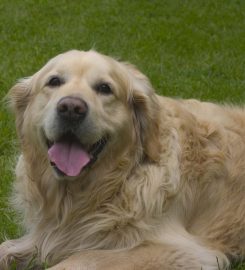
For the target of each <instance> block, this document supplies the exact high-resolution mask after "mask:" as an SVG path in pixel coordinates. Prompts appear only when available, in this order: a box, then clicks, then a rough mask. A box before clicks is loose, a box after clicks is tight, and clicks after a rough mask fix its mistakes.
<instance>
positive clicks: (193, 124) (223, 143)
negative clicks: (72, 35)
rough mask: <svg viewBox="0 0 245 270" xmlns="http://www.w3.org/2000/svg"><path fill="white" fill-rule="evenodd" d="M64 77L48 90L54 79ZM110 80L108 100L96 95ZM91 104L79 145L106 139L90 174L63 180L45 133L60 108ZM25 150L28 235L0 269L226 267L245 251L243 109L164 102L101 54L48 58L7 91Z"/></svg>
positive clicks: (0, 260)
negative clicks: (72, 99) (76, 100)
mask: <svg viewBox="0 0 245 270" xmlns="http://www.w3.org/2000/svg"><path fill="white" fill-rule="evenodd" d="M53 74H56V75H57V74H58V75H60V76H63V77H64V78H65V80H66V82H65V83H64V84H63V85H61V86H58V87H55V89H54V88H50V87H48V86H47V84H46V81H47V80H48V78H49V77H50V76H51V75H53ZM98 80H100V81H101V80H102V81H106V82H109V83H110V85H112V89H113V94H109V95H103V94H100V93H97V92H96V91H95V90H94V89H93V83H95V82H96V81H98ZM74 95H75V96H78V97H81V98H82V99H83V100H85V101H86V102H87V103H88V106H89V115H88V120H86V121H88V125H87V126H86V127H85V128H84V130H83V137H82V140H83V143H89V144H91V143H94V142H95V141H96V140H98V139H99V138H100V137H101V136H103V134H105V133H107V134H109V137H110V139H109V142H108V144H107V145H106V146H105V149H104V150H103V151H102V153H101V154H100V155H99V157H98V160H97V161H96V162H95V164H93V165H92V167H91V168H89V169H86V170H84V171H82V173H81V174H80V175H79V176H78V177H75V178H69V177H68V178H64V179H63V178H60V177H59V176H57V175H56V174H55V173H54V171H53V169H52V167H51V166H50V163H49V159H48V157H47V147H46V145H45V143H44V139H43V134H44V133H45V134H46V136H48V137H49V138H53V137H55V134H54V129H55V121H56V120H55V117H54V115H55V113H54V112H55V107H56V104H57V102H58V101H59V100H60V99H61V98H62V97H66V96H74ZM9 96H10V102H11V106H12V108H13V110H14V112H15V115H16V126H17V131H18V136H19V139H20V142H21V151H22V153H21V155H20V157H19V160H18V164H17V167H16V177H17V179H16V182H15V184H14V193H13V202H14V204H15V206H16V208H17V210H19V211H20V212H22V214H23V225H24V227H25V229H26V233H25V235H24V236H23V237H22V238H20V239H17V240H8V241H6V242H4V243H3V244H2V245H1V246H0V269H9V265H10V263H11V261H12V260H13V259H15V260H16V262H17V265H18V267H19V268H18V269H24V267H25V265H26V264H27V262H28V261H29V260H30V259H32V258H33V256H34V257H35V261H36V266H35V267H34V269H38V265H40V264H41V263H42V262H46V263H47V264H48V265H49V266H50V267H51V266H53V267H51V268H50V269H52V270H62V269H84V270H85V269H87V270H95V269H97V270H102V269H107V270H108V269H118V270H122V269H127V270H130V269H135V270H136V269H144V270H146V269H149V270H154V269H164V270H167V269H172V270H173V269H175V270H179V269H186V270H187V269H188V270H190V269H198V270H200V269H203V270H215V269H216V270H218V269H227V268H228V267H229V264H230V262H231V260H241V259H242V258H243V257H244V255H245V158H244V157H245V111H244V109H243V108H238V107H231V106H220V105H216V104H212V103H207V102H199V101H197V100H174V99H170V98H166V97H161V96H159V95H157V94H156V93H155V92H154V90H153V88H152V86H151V84H150V82H149V81H148V79H147V78H146V77H145V76H144V75H143V74H142V73H140V72H139V71H138V70H137V69H136V68H135V67H133V66H132V65H130V64H127V63H122V62H118V61H116V60H114V59H112V58H110V57H107V56H104V55H101V54H99V53H97V52H94V51H89V52H80V51H70V52H67V53H64V54H61V55H59V56H57V57H55V58H54V59H52V60H50V61H49V62H48V63H47V64H46V65H45V66H44V67H43V68H42V69H41V70H40V71H38V72H37V73H36V74H35V75H33V76H32V77H30V78H26V79H23V80H21V81H20V82H19V83H17V85H15V86H14V87H13V88H12V89H11V90H10V93H9Z"/></svg>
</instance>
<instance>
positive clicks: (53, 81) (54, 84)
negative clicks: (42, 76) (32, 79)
mask: <svg viewBox="0 0 245 270" xmlns="http://www.w3.org/2000/svg"><path fill="white" fill-rule="evenodd" d="M63 83H64V81H63V80H62V79H61V78H60V77H58V76H54V77H52V78H50V79H49V81H48V82H47V85H48V86H51V87H57V86H60V85H62V84H63Z"/></svg>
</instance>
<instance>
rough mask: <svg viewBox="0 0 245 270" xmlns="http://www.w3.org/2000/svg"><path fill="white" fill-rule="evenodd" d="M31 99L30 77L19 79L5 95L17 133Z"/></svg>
mask: <svg viewBox="0 0 245 270" xmlns="http://www.w3.org/2000/svg"><path fill="white" fill-rule="evenodd" d="M30 98H31V77H29V78H24V79H21V80H20V81H19V82H18V83H17V84H16V85H14V86H13V87H12V88H11V89H10V90H9V93H8V95H7V99H8V103H9V106H10V108H11V109H12V111H13V112H14V113H15V118H16V127H17V130H18V132H19V131H20V129H21V126H22V123H23V115H24V112H25V110H26V107H27V105H28V103H29V101H30Z"/></svg>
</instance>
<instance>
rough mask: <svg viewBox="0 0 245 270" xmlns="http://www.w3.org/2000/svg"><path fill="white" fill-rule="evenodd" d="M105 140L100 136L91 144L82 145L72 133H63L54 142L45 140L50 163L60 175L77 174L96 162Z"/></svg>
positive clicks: (105, 138)
mask: <svg viewBox="0 0 245 270" xmlns="http://www.w3.org/2000/svg"><path fill="white" fill-rule="evenodd" d="M107 140H108V139H107V137H102V138H101V139H100V140H98V141H97V142H96V143H94V144H92V145H83V144H82V143H81V142H80V140H79V139H78V138H77V137H76V135H74V134H73V133H67V134H65V135H64V136H62V137H61V138H60V139H59V140H57V141H56V142H51V141H49V140H47V146H48V148H49V150H48V156H49V159H50V164H51V166H52V167H53V168H54V169H55V171H56V172H57V174H58V175H60V176H78V175H79V174H80V173H81V172H82V171H83V170H84V169H86V168H87V167H89V166H90V165H92V164H93V163H95V162H96V160H97V158H98V155H99V154H100V153H101V152H102V151H103V149H104V147H105V145H106V143H107Z"/></svg>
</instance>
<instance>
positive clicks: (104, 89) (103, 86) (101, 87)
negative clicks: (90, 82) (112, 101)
mask: <svg viewBox="0 0 245 270" xmlns="http://www.w3.org/2000/svg"><path fill="white" fill-rule="evenodd" d="M95 90H96V91H97V92H98V93H101V94H104V95H109V94H112V89H111V86H110V85H109V84H107V83H100V84H97V85H96V86H95Z"/></svg>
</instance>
